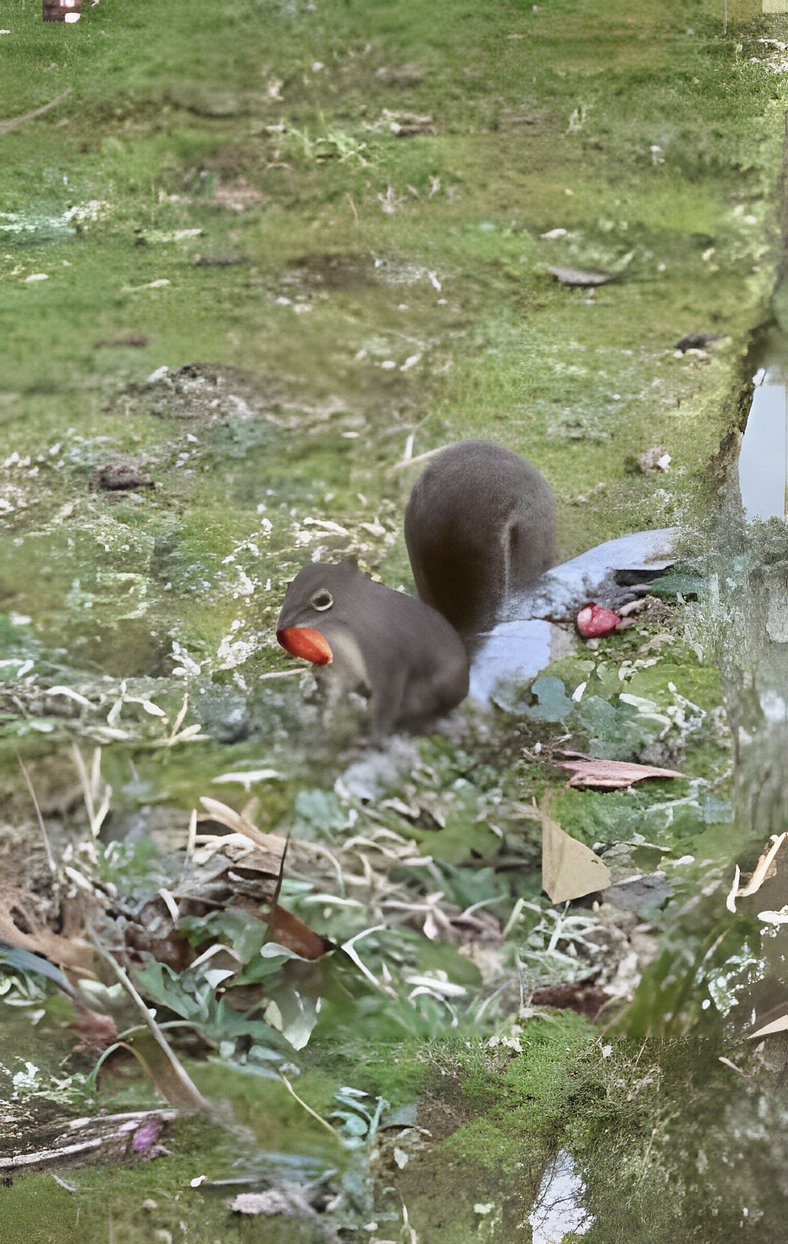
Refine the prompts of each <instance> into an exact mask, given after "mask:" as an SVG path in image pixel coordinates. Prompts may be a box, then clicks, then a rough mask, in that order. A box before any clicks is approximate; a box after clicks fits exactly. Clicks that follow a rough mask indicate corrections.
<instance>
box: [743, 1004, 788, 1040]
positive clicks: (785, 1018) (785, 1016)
mask: <svg viewBox="0 0 788 1244" xmlns="http://www.w3.org/2000/svg"><path fill="white" fill-rule="evenodd" d="M780 1011H782V1014H779V1013H778V1014H776V1015H775V1012H780ZM770 1015H775V1018H774V1019H768V1016H770ZM761 1019H766V1020H767V1022H766V1023H765V1024H761V1026H760V1028H757V1029H756V1030H755V1032H750V1033H748V1034H747V1040H748V1041H758V1040H760V1038H761V1037H772V1036H774V1035H775V1034H776V1033H778V1032H788V1006H787V1005H786V1004H785V1003H781V1004H779V1005H778V1006H774V1007H772V1009H771V1010H770V1011H767V1012H766V1015H762V1016H761Z"/></svg>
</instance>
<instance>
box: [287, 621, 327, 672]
mask: <svg viewBox="0 0 788 1244" xmlns="http://www.w3.org/2000/svg"><path fill="white" fill-rule="evenodd" d="M276 640H277V643H279V644H281V645H282V647H283V648H284V649H285V651H286V652H289V653H290V655H291V656H292V657H302V658H303V659H304V660H305V661H311V662H312V664H313V665H330V664H331V662H332V661H333V659H334V654H333V652H332V651H331V645H330V644H329V642H328V640H327V639H326V637H325V635H321V633H320V631H316V630H315V629H314V627H312V626H286V627H284V629H283V630H281V631H277V632H276Z"/></svg>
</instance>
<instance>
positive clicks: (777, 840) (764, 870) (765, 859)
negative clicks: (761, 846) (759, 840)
mask: <svg viewBox="0 0 788 1244" xmlns="http://www.w3.org/2000/svg"><path fill="white" fill-rule="evenodd" d="M786 838H788V832H786V833H784V834H772V836H771V838H770V839H769V842H770V844H771V845H770V846H768V847H767V848H766V850H765V851H763V852H762V853H761V856H760V858H759V860H758V863H757V864H756V865H755V868H754V870H753V873H752V876H751V877H750V880H749V881H748V882H747V883H746V885H743V886H740V885H739V878H740V877H741V872H740V870H739V865H738V864H737V865H736V868H735V871H734V875H733V884H732V885H731V888H730V891H729V893H728V897H727V898H726V900H725V906H726V907H727V909H728V911H730V912H735V911H736V899H737V898H748V897H749V895H750V894H755V893H757V891H758V890H760V888H761V886H762V885H763V883H764V881H765V880H766V878H767V877H769V876H770V875H771V873H772V871H773V864H774V858H775V856H776V855H777V852H778V851H779V850H780V847H781V846H782V845H783V843H784V842H785V839H786Z"/></svg>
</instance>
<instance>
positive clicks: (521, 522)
mask: <svg viewBox="0 0 788 1244" xmlns="http://www.w3.org/2000/svg"><path fill="white" fill-rule="evenodd" d="M405 543H406V545H407V547H408V556H409V558H410V564H411V567H412V569H413V577H414V579H415V581H416V591H417V592H418V594H419V596H420V597H421V599H422V600H423V601H426V602H427V604H428V605H432V606H433V608H434V609H437V610H438V611H439V613H442V614H443V616H444V617H445V618H448V620H449V622H451V624H452V626H453V627H454V629H455V630H456V631H458V632H459V633H460V635H462V636H463V638H464V640H465V642H466V644H471V645H472V644H473V637H474V636H475V635H476V634H477V633H478V632H479V631H480V630H482V629H483V628H485V627H487V626H491V625H492V624H493V623H494V622H496V621H497V619H498V618H499V617H500V615H501V612H502V610H503V609H504V607H505V605H506V604H507V602H508V601H509V600H510V599H511V598H512V597H513V596H514V595H516V594H517V593H519V592H521V591H523V590H524V589H525V588H527V587H529V586H530V585H531V584H532V583H535V582H536V580H537V579H538V578H539V576H540V575H541V574H543V573H544V571H545V570H547V569H548V567H549V566H552V564H553V560H554V549H555V502H554V500H553V493H552V489H551V488H550V485H549V484H548V482H547V480H546V479H545V478H544V476H543V475H542V474H541V472H540V471H538V470H537V469H536V467H535V466H533V465H532V464H531V463H530V462H527V461H526V460H525V458H521V457H520V455H519V454H516V453H513V452H512V450H511V449H504V447H503V445H496V444H495V443H494V442H493V441H481V440H469V441H458V442H457V443H456V444H455V445H449V446H448V448H446V449H444V450H442V451H441V452H440V453H439V454H438V455H437V456H436V457H435V458H434V459H433V460H432V462H430V464H429V466H428V467H427V468H426V470H425V471H424V473H423V474H422V475H421V476H420V477H419V479H418V480H417V481H416V484H415V485H414V488H413V491H412V492H411V494H410V498H409V500H408V504H407V506H406V507H405Z"/></svg>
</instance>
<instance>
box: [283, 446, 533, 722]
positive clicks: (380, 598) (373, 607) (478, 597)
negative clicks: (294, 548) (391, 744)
mask: <svg viewBox="0 0 788 1244" xmlns="http://www.w3.org/2000/svg"><path fill="white" fill-rule="evenodd" d="M554 539H555V504H554V501H553V494H552V491H551V489H550V486H549V484H548V483H547V481H546V480H545V479H544V477H543V476H542V475H541V474H540V472H539V471H538V470H537V469H536V467H534V466H532V465H531V463H530V462H526V460H525V459H524V458H521V457H520V456H519V454H516V453H513V452H512V451H511V450H509V449H505V448H504V447H503V446H502V445H496V444H495V443H493V442H492V441H484V440H467V441H459V442H457V443H456V444H454V445H450V446H448V447H447V448H446V449H443V450H441V451H440V452H439V453H438V454H437V455H436V457H435V458H434V459H433V460H432V461H431V462H430V464H429V465H428V466H427V468H426V470H425V471H424V472H423V474H422V475H421V477H420V478H419V479H418V480H417V482H416V484H415V486H414V488H413V491H412V493H411V495H410V499H409V501H408V504H407V507H406V510H405V541H406V544H407V548H408V555H409V557H410V563H411V567H412V569H413V577H414V579H415V582H416V590H417V592H418V594H419V597H420V599H416V598H415V597H413V596H407V595H405V594H404V593H402V592H395V591H393V590H392V589H391V588H387V587H384V586H383V585H382V584H380V583H375V582H374V580H372V579H370V578H369V577H368V576H367V575H365V574H363V573H362V572H361V571H360V570H359V569H358V566H357V564H356V563H355V561H354V559H348V560H346V561H344V562H341V563H340V564H339V565H327V564H325V563H320V562H316V563H314V564H312V565H310V566H305V567H304V568H303V570H301V571H299V573H298V574H297V575H296V577H295V579H294V580H293V582H292V583H291V584H290V587H289V588H288V590H287V594H286V596H285V599H284V603H283V605H282V610H281V613H280V615H279V620H278V622H277V628H276V637H277V640H278V642H279V643H280V644H281V645H282V647H283V648H285V649H286V650H287V651H288V652H290V653H291V654H292V655H293V656H301V657H305V658H306V659H307V660H310V661H312V662H313V663H314V664H315V665H329V664H330V665H332V666H333V668H334V671H335V676H338V682H339V684H340V686H342V687H345V688H346V689H350V688H352V687H353V686H359V685H361V686H366V687H367V688H368V689H369V690H370V691H371V701H370V712H371V715H372V720H373V725H374V729H375V733H376V734H377V735H383V734H387V733H389V732H391V731H392V730H396V729H406V730H411V731H419V730H424V729H426V728H428V727H429V725H430V724H431V723H432V722H433V721H434V720H435V719H436V718H438V717H440V716H442V715H443V714H444V713H447V712H449V710H450V709H452V708H455V707H456V706H457V705H458V704H459V703H460V702H461V701H462V700H463V699H465V696H466V695H467V693H468V677H469V661H470V651H471V649H472V648H473V645H474V637H475V635H476V634H477V632H478V631H479V629H480V628H483V627H485V626H486V625H489V624H491V623H493V622H494V621H495V620H496V618H497V617H498V616H499V615H500V613H501V611H502V609H503V608H504V607H505V605H506V603H507V601H508V600H509V599H510V598H511V597H512V596H513V595H514V594H516V593H517V592H518V591H521V590H522V589H524V588H526V587H527V586H528V585H529V584H531V583H533V582H534V581H535V580H536V579H538V578H539V576H540V575H541V574H542V572H543V571H544V570H546V569H547V568H548V566H550V565H551V564H552V561H553V548H554Z"/></svg>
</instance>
